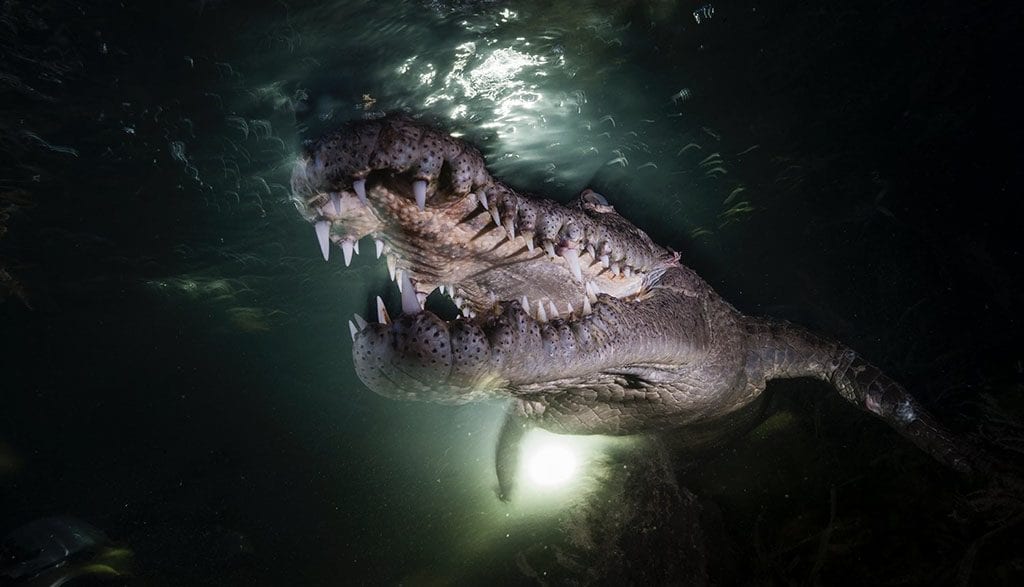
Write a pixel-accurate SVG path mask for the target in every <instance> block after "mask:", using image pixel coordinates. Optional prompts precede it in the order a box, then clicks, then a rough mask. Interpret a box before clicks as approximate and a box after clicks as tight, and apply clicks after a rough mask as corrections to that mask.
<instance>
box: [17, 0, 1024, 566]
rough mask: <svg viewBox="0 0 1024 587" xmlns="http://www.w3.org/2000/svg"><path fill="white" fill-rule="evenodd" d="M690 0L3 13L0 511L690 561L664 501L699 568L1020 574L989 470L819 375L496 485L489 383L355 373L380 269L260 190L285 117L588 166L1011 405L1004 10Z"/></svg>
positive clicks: (546, 180) (278, 174)
mask: <svg viewBox="0 0 1024 587" xmlns="http://www.w3.org/2000/svg"><path fill="white" fill-rule="evenodd" d="M702 6H705V3H703V2H701V3H694V2H610V1H609V2H602V1H597V0H594V1H589V2H580V3H558V2H523V3H505V2H484V1H481V2H455V3H444V2H426V1H409V2H335V3H328V2H324V3H319V4H316V5H312V4H311V5H303V4H301V3H294V2H266V3H256V2H235V1H229V0H223V1H200V2H188V3H166V4H164V3H156V2H153V3H145V2H134V3H133V2H124V3H118V2H33V3H28V2H10V1H7V2H2V3H0V40H2V42H0V50H2V60H0V206H3V210H4V211H5V212H6V214H7V215H8V216H9V218H8V219H7V220H6V226H7V229H8V231H7V233H6V234H5V235H4V236H3V238H2V239H0V264H2V266H3V267H4V268H5V270H6V271H7V272H8V273H9V275H10V276H11V277H10V278H9V279H6V278H5V280H4V298H5V299H4V301H3V302H2V303H0V316H2V318H0V328H2V330H0V345H2V354H0V365H2V370H3V376H2V378H0V401H2V404H0V533H3V532H6V531H8V530H10V529H13V528H15V527H17V526H19V525H20V524H22V523H25V522H27V521H29V520H32V519H35V518H39V517H43V516H49V515H55V514H69V515H75V516H79V517H81V518H83V519H85V520H88V521H90V522H91V523H93V524H95V525H97V526H99V527H101V528H103V529H104V530H105V531H106V532H107V533H108V534H109V535H110V536H111V537H112V538H114V539H115V540H117V541H118V542H119V543H121V544H123V545H125V546H126V547H128V548H130V549H131V550H132V551H133V552H134V556H135V560H136V564H137V575H138V576H139V577H140V578H141V580H142V581H143V583H144V584H159V585H192V584H266V585H307V584H322V585H334V584H344V583H350V582H355V583H368V584H404V585H435V584H436V585H443V584H476V583H479V582H482V581H485V580H486V581H490V582H492V583H493V582H496V583H501V584H504V583H511V584H517V583H522V584H535V583H544V582H551V583H553V584H560V583H566V582H578V583H599V584H600V583H604V582H607V583H611V582H620V581H621V582H633V583H644V582H647V583H667V582H675V583H689V582H690V581H689V580H688V579H686V580H684V577H687V576H688V575H687V573H690V572H691V569H688V568H687V567H686V564H687V563H686V561H678V560H676V559H678V558H679V557H680V556H682V555H680V553H681V552H684V551H682V550H679V549H677V548H676V546H677V544H676V543H677V542H678V541H679V540H680V536H683V535H686V533H687V531H689V530H688V529H689V528H690V527H689V526H687V524H686V522H685V521H681V520H680V516H679V515H676V516H674V517H668V516H664V517H659V516H660V515H661V513H663V512H662V511H661V510H659V508H663V507H667V506H665V503H664V502H659V501H657V499H656V498H657V496H658V495H664V491H663V490H664V489H665V488H666V487H668V488H669V489H668V490H667V491H668V494H671V495H675V496H676V498H677V499H681V498H679V496H680V495H682V496H683V498H685V499H689V497H687V496H692V497H694V499H695V500H696V502H697V503H699V506H697V507H698V509H699V510H700V511H701V512H702V513H701V517H700V524H699V526H700V528H701V533H702V535H703V536H704V544H705V550H706V551H707V558H708V560H709V561H710V562H709V569H710V570H709V573H710V574H711V577H710V578H711V580H712V581H713V582H717V583H720V584H732V583H766V584H776V583H778V584H787V583H799V584H803V583H820V584H848V583H849V584H853V583H871V584H930V583H934V582H945V583H958V582H960V583H974V584H992V583H1000V584H1019V583H1018V582H1017V581H1019V579H1020V578H1021V575H1022V574H1024V560H1022V558H1021V557H1020V554H1019V548H1017V547H1016V546H1015V545H1019V544H1020V543H1021V542H1015V541H1017V540H1020V539H1021V538H1022V535H1021V534H1022V533H1021V531H1020V529H1019V527H1018V526H1017V525H1015V524H1017V523H1018V522H1019V520H1017V519H1015V518H1014V517H1013V515H1012V513H1009V514H1007V513H1004V512H1001V511H1000V512H996V513H992V512H991V511H989V512H988V513H987V514H986V513H978V511H977V510H978V507H976V506H977V504H976V503H974V504H973V505H972V497H973V498H977V497H978V495H979V494H978V493H976V492H977V491H979V490H982V489H984V487H985V484H984V483H979V482H976V481H974V482H972V481H969V480H965V479H962V478H960V477H958V476H956V475H955V474H953V473H951V472H949V471H946V470H944V469H943V468H942V467H940V466H939V465H937V464H935V463H933V462H932V461H931V460H930V459H929V458H928V457H927V456H925V455H922V454H919V453H918V452H917V451H916V449H914V448H913V447H911V446H910V445H909V444H907V443H905V442H904V441H902V440H901V439H899V438H898V437H897V436H896V435H895V434H894V433H893V432H891V431H890V430H888V429H886V428H885V427H884V426H882V425H881V424H879V423H877V422H875V421H873V420H871V419H870V418H868V417H867V416H866V415H864V414H862V413H858V412H856V411H855V410H853V409H852V408H850V407H848V406H846V405H844V404H842V402H840V401H839V400H838V399H837V396H836V394H835V393H834V392H832V391H831V390H829V389H828V388H825V387H823V386H819V385H816V384H811V383H789V384H787V385H778V386H774V390H775V393H774V394H773V396H772V398H771V401H770V403H769V406H768V413H767V415H766V416H767V418H768V420H767V421H766V424H765V425H764V426H762V427H760V428H758V429H756V430H755V431H754V432H752V433H751V434H749V435H747V436H745V437H743V438H741V439H739V440H737V441H736V442H735V443H733V444H731V445H728V446H726V447H722V448H719V449H716V450H714V451H711V453H710V454H705V455H701V456H700V457H699V458H697V457H691V456H685V457H684V456H680V455H678V454H675V453H673V452H671V451H670V452H669V453H668V456H667V457H664V456H663V453H661V452H659V451H658V449H656V448H655V449H644V448H643V447H639V448H637V447H634V448H633V449H623V448H621V447H620V448H614V447H612V448H607V449H606V450H605V451H604V452H603V453H602V452H601V451H598V453H596V454H595V455H594V456H593V459H594V463H592V466H593V469H591V471H592V472H591V473H590V475H591V477H592V479H591V481H592V483H591V484H590V486H589V489H588V490H587V491H580V493H579V494H578V495H568V496H566V495H561V496H557V498H555V497H552V498H551V499H550V500H546V499H545V498H544V497H543V496H534V497H533V498H531V499H527V498H524V500H522V502H521V503H518V504H512V505H511V506H506V505H504V504H501V503H499V502H497V500H496V499H495V498H494V494H493V492H492V490H493V485H494V483H493V480H492V475H493V473H492V466H493V460H492V450H493V448H492V447H493V442H494V439H495V436H496V427H497V426H498V424H499V422H500V420H501V406H494V405H487V406H467V407H463V408H449V407H443V406H432V405H426V404H406V403H398V402H393V401H390V400H386V399H384V398H380V397H377V396H375V395H373V394H372V393H370V392H368V391H367V390H366V389H364V388H363V387H362V385H361V384H360V383H359V381H358V380H357V379H356V378H355V375H354V373H353V370H352V365H351V359H350V356H349V352H350V347H349V343H348V341H349V338H348V333H347V328H346V326H345V324H346V321H347V320H348V318H349V317H350V316H351V314H352V312H360V313H362V314H363V315H367V313H368V310H370V308H371V305H370V303H371V300H372V297H373V296H374V295H376V294H377V293H380V292H387V295H386V298H388V299H391V300H392V301H394V300H395V299H396V292H395V291H393V286H390V285H389V284H388V280H387V272H386V270H385V269H384V266H383V263H380V262H377V261H374V260H371V258H372V255H366V254H365V253H366V251H367V250H372V246H367V245H366V244H365V243H364V246H363V250H364V254H363V255H362V256H361V257H357V259H356V261H355V263H354V267H353V268H349V269H347V270H346V269H345V268H344V267H343V266H342V264H341V262H340V260H339V258H340V255H335V258H334V259H332V261H331V262H330V263H327V264H325V263H323V262H322V260H321V259H320V256H319V252H318V249H317V246H316V240H315V238H314V235H313V231H312V230H311V229H310V227H309V225H308V224H306V223H304V222H302V221H301V220H300V219H299V217H298V215H297V214H296V213H295V211H294V209H293V208H292V206H291V204H290V203H289V202H288V193H287V188H286V186H287V179H288V176H289V172H290V164H291V161H292V159H293V157H294V155H295V153H296V150H297V146H298V145H299V143H300V141H301V140H302V139H303V138H309V137H313V136H315V135H316V134H317V133H318V132H319V131H321V130H323V129H325V128H329V127H331V126H333V125H336V124H338V123H340V122H341V121H344V120H349V119H353V118H358V117H361V116H363V115H365V114H366V113H367V112H378V111H389V110H408V111H410V112H412V113H416V114H426V115H427V116H430V117H432V119H436V120H441V121H444V122H445V124H447V125H449V127H451V128H452V129H453V130H457V131H460V132H464V133H466V135H467V136H469V137H471V138H472V139H473V140H474V141H475V142H477V143H478V144H480V145H481V147H482V148H483V150H484V152H485V153H486V155H487V158H488V161H489V162H490V164H491V168H492V171H494V172H495V173H496V175H498V176H500V177H504V178H506V179H508V180H509V181H510V183H512V184H513V185H516V186H518V187H520V188H524V189H527V190H530V191H534V192H540V193H544V194H545V195H547V196H549V197H553V198H555V199H559V200H562V201H566V200H568V199H570V198H571V197H573V196H574V195H575V194H576V193H578V191H579V190H580V189H582V188H583V187H586V186H591V187H594V188H595V189H597V190H598V191H600V192H602V193H604V194H605V195H606V196H608V198H609V199H610V200H611V201H612V203H613V204H615V205H616V207H617V208H618V209H619V210H620V211H622V212H623V213H624V214H625V215H626V216H627V217H629V218H630V219H631V220H633V221H634V222H635V223H636V224H637V225H638V226H640V227H642V228H643V229H645V230H646V231H647V232H648V233H649V234H650V235H651V236H652V237H653V238H654V239H655V240H656V241H658V242H660V243H662V244H664V245H667V246H671V247H673V248H675V249H677V250H679V251H682V253H683V260H684V262H685V263H687V264H688V265H689V266H691V267H693V268H695V269H696V270H697V271H698V272H700V273H701V274H702V275H703V276H704V278H705V279H707V280H708V281H709V282H710V283H711V284H712V286H714V287H715V288H716V289H717V290H718V291H719V292H720V293H722V294H723V295H724V296H725V297H726V298H727V299H729V300H730V301H732V302H733V303H734V304H735V305H736V306H737V307H738V308H740V309H741V310H743V311H745V312H747V313H751V314H764V315H772V316H775V317H780V318H786V319H790V320H793V321H796V322H800V323H802V324H805V325H807V326H809V327H812V328H814V329H816V330H819V331H821V332H824V333H827V334H829V335H832V336H835V337H838V338H840V339H842V340H843V341H845V342H846V343H848V344H849V345H851V346H852V347H854V348H857V349H858V350H860V351H861V352H862V353H863V354H864V355H866V356H867V357H868V358H870V359H871V360H872V361H874V362H876V363H877V364H879V365H880V366H882V367H883V368H885V369H886V370H887V371H888V372H889V373H890V374H891V375H892V376H894V377H895V378H896V379H897V380H900V381H902V382H904V383H905V384H906V385H907V387H908V388H909V389H910V390H911V391H912V392H913V393H914V394H915V395H916V396H917V397H918V398H920V399H921V400H922V401H923V402H925V403H926V404H927V405H928V406H930V407H931V408H932V409H933V410H934V411H935V412H936V413H937V414H939V416H940V417H941V418H942V419H943V420H944V421H946V422H948V423H949V424H950V426H951V427H954V428H956V429H958V430H960V431H963V432H978V431H988V430H990V428H991V426H990V425H991V423H992V422H993V421H994V420H995V419H996V416H995V415H994V414H993V412H992V409H991V407H992V405H997V406H999V409H1000V410H1002V412H1004V415H1008V416H1009V417H1011V418H1012V417H1015V416H1016V417H1019V416H1020V414H1021V412H1022V402H1021V390H1022V371H1024V365H1022V361H1024V352H1022V345H1021V342H1020V322H1021V321H1020V307H1021V304H1022V301H1024V300H1022V295H1021V290H1020V288H1019V284H1020V283H1021V273H1022V267H1024V264H1022V258H1021V238H1022V224H1024V222H1022V206H1021V204H1020V201H1021V196H1022V187H1024V181H1022V179H1024V177H1022V171H1021V170H1022V165H1024V162H1022V154H1024V150H1022V148H1021V143H1022V137H1024V134H1022V133H1024V124H1022V114H1021V106H1020V104H1021V103H1022V98H1024V92H1022V89H1024V88H1022V84H1024V82H1022V79H1024V71H1022V69H1024V67H1022V65H1021V57H1022V52H1021V41H1020V33H1021V30H1022V25H1024V12H1022V9H1021V8H1020V7H1019V6H1018V5H1016V4H1015V3H1010V2H1006V3H999V2H976V3H971V2H883V1H866V2H851V3H815V2H795V1H784V0H778V1H769V2H712V3H710V4H708V6H710V7H712V8H713V14H712V15H711V17H710V18H702V19H701V22H700V23H698V22H697V21H696V19H695V18H694V16H693V14H692V13H693V11H694V10H697V9H698V8H701V7H702ZM690 144H693V145H695V146H691V147H688V148H687V145H690ZM715 153H717V154H718V156H717V157H710V156H711V155H713V154H715ZM719 160H720V161H719ZM709 161H711V162H716V161H718V162H717V163H714V164H713V165H711V164H707V163H708V162H709ZM702 162H703V163H705V165H702ZM715 168H718V170H717V171H713V170H714V169H715ZM740 188H742V189H740ZM986 398H987V399H986ZM986 406H987V407H986ZM1000 417H1002V416H1000ZM651 455H655V456H651ZM659 459H660V460H659ZM665 461H668V462H672V463H673V465H674V469H673V471H675V472H674V473H665V472H664V471H663V470H661V469H659V468H658V467H659V466H660V465H659V463H664V462H665ZM624 462H630V463H637V464H638V467H637V468H638V469H640V470H645V469H644V468H645V467H647V469H646V470H648V472H650V475H649V477H650V479H651V481H650V483H647V484H645V483H643V482H640V483H639V485H637V484H636V481H637V478H628V477H627V478H623V477H622V475H621V474H618V473H615V472H614V471H616V470H617V469H616V467H617V464H619V463H624ZM602 467H603V468H602ZM595 471H596V472H595ZM659 471H661V472H660V473H659ZM616 475H618V476H616ZM644 478H645V477H642V476H641V477H640V479H641V481H642V479H644ZM602 480H603V483H602ZM673 488H674V489H673ZM647 492H651V494H652V495H654V496H655V497H654V498H652V499H655V501H654V502H650V501H645V499H646V498H645V496H646V495H647ZM659 492H662V493H659ZM673 492H674V493H673ZM690 492H692V494H691V493H690ZM1017 497H1018V498H1019V496H1017ZM685 499H684V501H685ZM670 501H671V500H670ZM975 501H977V499H975ZM1011 501H1012V500H1011ZM1010 511H1011V512H1012V511H1013V509H1012V508H1010ZM1016 511H1017V512H1019V511H1020V510H1019V509H1017V510H1016ZM588 516H590V517H588ZM630 516H633V517H630ZM684 517H685V516H684ZM623 518H625V521H624V522H622V525H621V526H615V525H614V524H611V528H610V529H609V528H604V529H603V530H599V529H595V528H597V527H598V526H600V524H599V523H597V522H595V521H594V520H595V519H605V520H621V519H623ZM658 520H661V521H660V522H659V521H658ZM582 537H589V538H590V541H589V542H588V541H587V540H584V539H583V538H582ZM555 553H558V554H557V555H556V554H555ZM691 578H692V577H691Z"/></svg>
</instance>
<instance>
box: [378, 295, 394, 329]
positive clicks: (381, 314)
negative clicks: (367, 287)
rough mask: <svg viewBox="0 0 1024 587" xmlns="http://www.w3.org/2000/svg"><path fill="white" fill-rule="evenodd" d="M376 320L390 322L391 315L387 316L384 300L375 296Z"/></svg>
mask: <svg viewBox="0 0 1024 587" xmlns="http://www.w3.org/2000/svg"><path fill="white" fill-rule="evenodd" d="M377 322H380V323H381V324H391V317H390V316H388V309H387V308H386V307H385V306H384V300H382V299H380V296H377Z"/></svg>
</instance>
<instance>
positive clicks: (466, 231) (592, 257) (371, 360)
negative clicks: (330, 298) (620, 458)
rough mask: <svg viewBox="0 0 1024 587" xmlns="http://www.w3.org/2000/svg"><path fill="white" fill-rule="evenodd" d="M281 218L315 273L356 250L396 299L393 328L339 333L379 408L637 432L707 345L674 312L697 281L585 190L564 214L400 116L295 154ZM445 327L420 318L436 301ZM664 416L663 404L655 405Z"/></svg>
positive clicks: (698, 327) (442, 135)
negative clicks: (451, 314) (509, 406)
mask: <svg viewBox="0 0 1024 587" xmlns="http://www.w3.org/2000/svg"><path fill="white" fill-rule="evenodd" d="M292 190H293V194H294V200H295V204H296V207H297V208H298V210H299V212H300V213H301V214H302V216H303V217H304V218H305V219H306V220H308V221H309V222H310V223H312V224H313V225H314V228H315V232H316V235H317V238H318V239H319V244H320V247H321V251H322V253H323V256H324V258H325V259H327V258H328V257H329V255H330V250H331V248H332V244H333V245H337V246H339V247H340V248H341V249H342V253H343V255H344V259H345V263H346V265H347V264H348V263H349V261H350V259H351V256H352V253H353V252H354V251H355V252H357V251H358V243H359V241H360V240H361V239H363V238H364V237H367V236H371V237H372V238H373V239H374V241H375V244H376V249H377V255H378V257H379V256H381V255H382V254H383V255H386V260H387V264H388V268H389V270H390V271H391V274H392V277H393V279H395V280H396V281H397V282H398V285H399V289H401V290H402V315H401V316H396V317H394V318H391V317H389V316H388V314H387V311H386V310H385V308H384V305H383V303H382V302H381V301H380V299H379V298H378V317H377V318H378V321H377V322H376V323H370V324H368V323H366V321H364V320H363V319H362V318H361V317H358V316H357V317H356V318H355V321H354V322H352V323H350V329H351V331H352V336H353V340H354V361H355V368H356V372H357V374H358V375H359V377H360V378H361V379H362V380H363V382H364V383H365V384H366V385H367V386H368V387H370V388H371V389H372V390H374V391H376V392H377V393H380V394H382V395H386V396H391V397H396V398H402V399H418V400H426V401H437V402H448V403H463V402H467V401H472V400H477V399H486V398H493V397H509V396H512V397H515V398H516V399H518V400H520V401H519V402H517V405H518V406H519V409H520V411H521V412H522V413H523V414H524V415H526V416H533V417H536V418H538V419H540V420H544V421H546V422H542V423H541V424H542V425H544V424H545V423H546V424H547V426H546V427H548V428H551V429H556V430H562V431H572V432H619V433H622V432H628V431H631V430H633V429H635V428H637V427H638V426H641V425H642V426H644V427H647V426H649V425H650V423H649V422H647V420H648V419H649V418H648V416H656V415H658V414H661V413H663V412H665V410H664V409H661V410H659V409H657V408H656V407H654V404H657V403H659V398H658V397H652V395H651V394H655V395H657V394H659V393H665V391H664V386H663V385H662V384H661V382H664V381H667V380H671V379H675V378H677V377H678V373H677V368H678V366H679V365H682V364H687V363H692V361H693V360H694V355H695V354H696V353H699V352H701V351H702V350H704V347H706V346H707V339H708V336H707V333H706V328H705V326H704V322H703V319H702V317H701V315H700V314H699V312H697V311H696V310H695V309H694V304H687V303H685V302H684V301H683V298H690V299H693V298H695V297H698V292H697V290H702V291H703V288H704V287H705V286H703V282H701V281H700V280H699V278H697V277H696V276H695V275H692V272H689V270H686V269H685V268H684V267H682V266H681V265H679V263H678V255H676V254H674V253H672V252H671V251H669V250H666V249H664V248H662V247H660V246H658V245H656V244H654V243H653V242H652V241H651V239H650V238H649V237H648V236H647V235H646V234H645V233H644V232H643V231H641V230H640V229H638V228H636V227H635V226H633V225H632V224H631V223H630V222H629V221H627V220H626V219H624V218H623V217H622V216H620V215H619V214H618V213H617V212H616V211H615V210H614V208H613V207H612V206H611V205H609V203H608V202H607V201H606V200H605V198H604V197H602V196H601V195H599V194H597V193H596V192H593V191H590V190H587V191H585V192H584V193H583V194H581V196H580V197H579V198H578V199H577V200H576V201H574V202H572V203H571V204H569V205H562V204H559V203H556V202H554V201H551V200H548V199H544V198H540V197H536V196H532V195H528V194H524V193H520V192H517V191H516V190H514V189H512V188H511V187H509V186H508V185H506V184H504V183H502V182H501V181H499V180H497V179H495V178H494V177H492V176H491V175H490V173H489V172H488V171H487V169H486V167H485V165H484V160H483V157H482V156H481V155H480V153H479V152H478V151H477V150H476V149H475V148H474V147H473V146H471V145H469V144H468V143H466V142H465V141H463V140H460V139H458V138H455V137H453V136H451V135H450V134H448V133H446V132H444V131H441V130H438V129H436V128H434V127H431V126H427V125H425V124H422V123H420V122H417V121H415V120H413V119H411V118H409V117H406V116H401V115H398V116H394V115H393V116H389V117H387V118H383V119H378V120H368V121H358V122H353V123H350V124H348V125H347V126H345V127H343V128H341V129H339V130H336V131H334V132H331V133H329V134H327V135H325V136H323V137H321V138H320V139H318V140H316V141H312V142H310V143H308V144H307V145H306V147H305V149H304V152H303V154H302V155H301V156H300V158H299V160H298V162H297V164H296V166H295V169H294V172H293V175H292ZM438 288H440V290H441V291H442V292H444V293H446V294H447V295H449V296H451V297H452V299H453V301H454V302H455V304H456V306H457V307H458V308H459V310H460V316H459V317H458V318H457V319H455V320H452V321H445V320H443V319H441V318H440V317H438V316H437V315H436V314H434V313H432V312H430V311H427V310H424V308H423V304H424V300H425V299H426V297H427V295H428V294H429V293H430V292H432V291H433V290H435V289H438ZM662 407H664V406H662Z"/></svg>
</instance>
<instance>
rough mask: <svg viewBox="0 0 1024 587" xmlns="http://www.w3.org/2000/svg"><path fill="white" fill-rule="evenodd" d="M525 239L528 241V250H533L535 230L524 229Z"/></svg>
mask: <svg viewBox="0 0 1024 587" xmlns="http://www.w3.org/2000/svg"><path fill="white" fill-rule="evenodd" d="M523 240H525V241H526V250H527V251H530V252H531V253H532V252H533V246H534V245H533V232H532V231H529V230H524V231H523Z"/></svg>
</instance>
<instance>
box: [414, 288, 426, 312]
mask: <svg viewBox="0 0 1024 587" xmlns="http://www.w3.org/2000/svg"><path fill="white" fill-rule="evenodd" d="M416 301H418V302H419V303H420V309H421V310H422V309H423V308H424V306H426V305H427V294H425V293H423V292H421V291H418V292H416Z"/></svg>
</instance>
